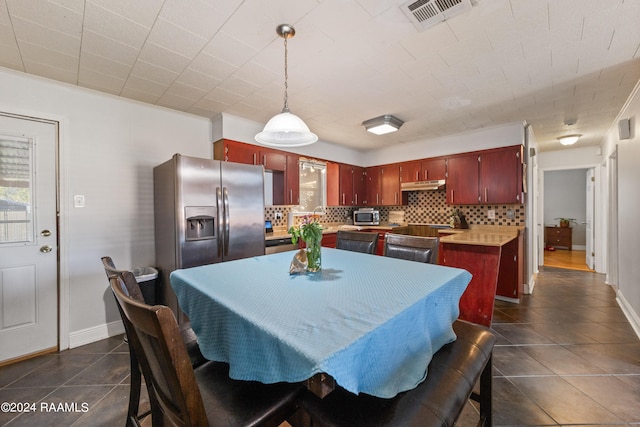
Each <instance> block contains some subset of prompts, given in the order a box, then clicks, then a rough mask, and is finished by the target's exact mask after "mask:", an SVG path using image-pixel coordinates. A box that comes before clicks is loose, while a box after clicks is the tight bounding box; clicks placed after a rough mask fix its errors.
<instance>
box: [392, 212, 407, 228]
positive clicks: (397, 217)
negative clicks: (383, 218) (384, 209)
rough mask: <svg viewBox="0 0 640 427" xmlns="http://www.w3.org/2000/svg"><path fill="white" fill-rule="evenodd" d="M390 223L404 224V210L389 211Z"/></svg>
mask: <svg viewBox="0 0 640 427" xmlns="http://www.w3.org/2000/svg"><path fill="white" fill-rule="evenodd" d="M389 225H391V226H394V225H404V211H391V212H389Z"/></svg>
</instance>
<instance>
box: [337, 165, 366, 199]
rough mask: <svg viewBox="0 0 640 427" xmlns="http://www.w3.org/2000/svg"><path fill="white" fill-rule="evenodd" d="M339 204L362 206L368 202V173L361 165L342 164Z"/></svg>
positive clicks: (340, 169)
mask: <svg viewBox="0 0 640 427" xmlns="http://www.w3.org/2000/svg"><path fill="white" fill-rule="evenodd" d="M339 171H340V172H339V176H340V183H339V186H340V189H339V204H340V205H341V206H361V205H363V204H365V203H366V179H365V178H366V174H365V169H364V168H362V167H359V166H352V165H345V164H340V167H339Z"/></svg>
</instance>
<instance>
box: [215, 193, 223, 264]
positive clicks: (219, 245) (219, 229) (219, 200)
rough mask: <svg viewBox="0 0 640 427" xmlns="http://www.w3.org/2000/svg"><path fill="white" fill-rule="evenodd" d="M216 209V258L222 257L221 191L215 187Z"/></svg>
mask: <svg viewBox="0 0 640 427" xmlns="http://www.w3.org/2000/svg"><path fill="white" fill-rule="evenodd" d="M216 207H217V213H218V218H217V221H218V230H217V231H218V238H217V241H218V257H221V256H222V212H221V208H222V191H220V187H216Z"/></svg>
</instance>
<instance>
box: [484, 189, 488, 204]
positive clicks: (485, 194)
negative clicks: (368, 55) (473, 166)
mask: <svg viewBox="0 0 640 427" xmlns="http://www.w3.org/2000/svg"><path fill="white" fill-rule="evenodd" d="M488 200H489V199H488V198H487V187H484V201H485V202H486V201H488Z"/></svg>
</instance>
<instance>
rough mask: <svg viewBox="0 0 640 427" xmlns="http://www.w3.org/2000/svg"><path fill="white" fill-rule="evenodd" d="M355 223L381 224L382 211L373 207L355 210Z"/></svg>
mask: <svg viewBox="0 0 640 427" xmlns="http://www.w3.org/2000/svg"><path fill="white" fill-rule="evenodd" d="M353 224H354V225H379V224H380V212H378V211H376V210H374V209H373V208H361V209H358V210H357V211H354V212H353Z"/></svg>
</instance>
